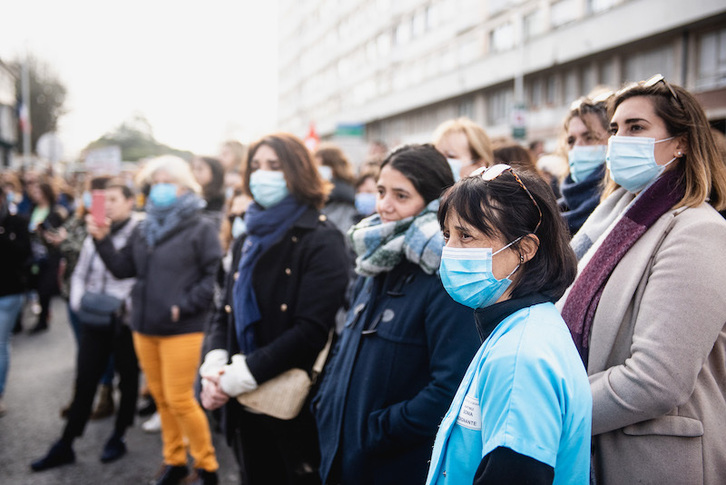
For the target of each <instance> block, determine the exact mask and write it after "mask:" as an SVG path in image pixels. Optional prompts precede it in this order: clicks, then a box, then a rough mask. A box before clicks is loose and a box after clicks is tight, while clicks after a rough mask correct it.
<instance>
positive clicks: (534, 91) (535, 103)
mask: <svg viewBox="0 0 726 485" xmlns="http://www.w3.org/2000/svg"><path fill="white" fill-rule="evenodd" d="M529 104H530V106H531V107H532V108H538V107H539V106H541V105H542V79H541V78H535V79H533V80H532V82H531V84H530V88H529Z"/></svg>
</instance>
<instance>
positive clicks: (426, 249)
mask: <svg viewBox="0 0 726 485" xmlns="http://www.w3.org/2000/svg"><path fill="white" fill-rule="evenodd" d="M453 183H454V179H453V176H452V173H451V169H450V167H449V165H448V164H447V163H446V158H445V157H444V156H443V155H442V154H441V153H439V152H438V151H437V150H436V149H435V148H434V147H433V146H431V145H409V146H404V147H401V148H398V149H397V150H395V151H393V152H392V153H390V154H389V155H388V157H387V158H386V159H385V160H384V162H383V164H382V166H381V172H380V175H379V177H378V180H377V188H378V198H377V201H376V211H377V214H374V215H372V216H371V217H368V218H366V219H364V220H363V221H361V222H360V223H359V224H357V225H356V226H353V228H352V229H351V230H350V231H349V233H348V236H349V237H350V240H351V242H352V244H353V248H354V250H355V251H356V253H357V255H358V258H357V260H356V272H357V273H358V274H359V275H360V278H359V279H358V281H357V283H356V285H355V288H354V296H353V300H352V301H353V304H352V305H351V310H350V312H349V314H348V319H347V322H346V325H345V327H344V329H343V331H342V334H341V337H340V341H339V345H338V347H337V349H336V352H335V355H334V357H333V358H332V361H331V363H330V364H329V366H328V368H327V369H326V376H325V378H324V380H323V382H322V384H321V387H320V391H319V393H318V395H317V396H316V398H315V399H314V400H313V407H314V413H315V418H316V421H317V425H318V432H319V435H320V446H321V452H322V453H321V454H322V460H321V467H320V474H321V478H322V480H323V483H326V484H338V483H342V484H346V485H350V484H371V483H376V484H388V483H390V484H400V483H406V484H423V482H424V479H425V477H426V467H427V461H428V459H429V456H430V454H431V446H432V445H433V442H434V436H435V434H436V427H437V425H438V424H439V422H440V421H441V418H442V417H443V415H444V412H445V411H446V408H447V407H448V405H449V403H450V402H451V398H452V397H453V395H454V391H455V390H456V386H457V384H458V383H459V381H460V380H461V376H462V375H463V374H464V370H465V369H466V366H467V364H468V363H469V361H470V360H471V357H472V356H473V355H474V352H475V351H476V348H477V345H478V337H477V336H476V331H475V330H474V325H473V319H472V316H471V312H469V311H468V309H467V308H466V307H464V306H463V305H460V304H458V303H455V302H454V301H452V300H451V299H450V298H449V297H448V295H447V294H446V292H445V291H444V288H443V287H442V286H441V280H440V279H439V277H438V275H437V270H438V268H439V261H440V257H441V249H442V247H443V245H444V241H443V238H442V236H441V232H440V231H439V225H438V223H437V221H436V210H437V209H438V207H439V200H438V199H439V195H440V194H441V192H442V191H443V190H444V189H446V188H447V187H449V186H450V185H452V184H453Z"/></svg>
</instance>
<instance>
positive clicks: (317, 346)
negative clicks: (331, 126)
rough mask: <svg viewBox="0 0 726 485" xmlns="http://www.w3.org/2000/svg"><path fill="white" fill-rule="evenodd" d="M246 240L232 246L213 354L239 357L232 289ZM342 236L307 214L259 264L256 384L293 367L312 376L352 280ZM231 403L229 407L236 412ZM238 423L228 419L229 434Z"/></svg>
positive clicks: (251, 361) (250, 360) (255, 278)
mask: <svg viewBox="0 0 726 485" xmlns="http://www.w3.org/2000/svg"><path fill="white" fill-rule="evenodd" d="M243 243H244V237H240V238H239V239H237V240H236V241H235V243H234V245H233V249H232V251H233V255H234V260H233V263H232V268H231V270H230V272H229V275H228V278H227V282H226V284H225V290H224V298H223V301H222V302H221V304H220V305H219V307H218V308H217V311H216V313H215V316H214V318H213V320H212V323H211V326H210V329H209V334H208V345H207V347H208V348H209V349H226V350H227V351H228V352H229V355H230V356H232V355H233V354H236V353H239V345H238V343H237V336H236V332H235V324H234V314H233V312H232V302H233V286H234V281H235V275H236V273H237V267H238V266H239V259H240V250H241V248H242V244H243ZM347 258H348V256H347V254H346V249H345V244H344V242H343V236H342V235H341V234H340V232H339V231H338V230H337V229H336V228H335V227H334V226H333V225H332V224H331V223H330V222H327V221H326V217H325V216H324V215H321V214H320V213H319V212H318V211H317V210H315V209H312V208H311V209H309V210H307V211H306V212H305V213H304V214H303V215H302V216H301V217H300V218H299V219H298V220H297V221H296V222H295V223H294V224H293V225H292V227H291V228H290V229H289V230H288V231H287V233H286V234H285V235H284V236H283V237H282V239H281V240H280V241H279V242H277V243H275V244H273V245H272V246H271V247H270V249H268V250H267V251H266V252H264V253H263V254H262V255H261V256H260V259H259V260H258V262H257V264H256V266H255V268H254V270H253V274H252V286H253V288H254V291H255V296H256V298H257V303H258V306H259V309H260V314H261V315H262V320H261V321H260V322H257V323H255V324H254V325H255V337H256V344H257V350H255V351H253V352H251V353H249V354H248V355H247V366H248V367H249V369H250V372H251V373H252V375H253V376H254V378H255V380H256V381H257V383H258V384H259V383H262V382H265V381H267V380H269V379H271V378H273V377H275V376H277V375H278V374H280V373H282V372H284V371H286V370H288V369H292V368H295V367H298V368H302V369H307V370H310V369H311V368H312V365H313V362H314V361H315V358H316V357H317V355H318V354H319V353H320V351H321V350H322V348H323V347H324V346H325V342H326V340H327V338H328V333H329V331H330V329H331V328H332V326H333V323H334V319H335V313H336V311H337V310H338V308H340V307H341V305H342V304H343V298H344V292H345V287H346V284H347V279H348V273H347V272H348V264H349V262H348V259H347ZM236 404H237V402H236V400H234V399H232V400H230V404H229V405H228V411H229V406H233V407H234V406H235V405H236ZM234 426H235V425H234V420H233V419H230V416H227V427H228V430H227V431H228V432H229V431H231V428H234Z"/></svg>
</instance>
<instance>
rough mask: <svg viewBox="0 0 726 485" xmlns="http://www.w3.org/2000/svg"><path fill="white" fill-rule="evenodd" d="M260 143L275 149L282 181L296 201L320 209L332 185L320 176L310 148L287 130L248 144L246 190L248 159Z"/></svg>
mask: <svg viewBox="0 0 726 485" xmlns="http://www.w3.org/2000/svg"><path fill="white" fill-rule="evenodd" d="M262 145H266V146H268V147H270V148H272V150H273V151H274V152H275V154H276V155H277V158H278V159H279V160H280V165H281V166H282V173H284V174H285V181H286V182H287V188H288V190H289V191H290V193H291V194H292V195H293V196H294V197H295V198H296V199H297V200H298V201H300V202H302V203H305V204H308V205H311V206H313V207H315V208H317V209H320V208H322V207H323V205H325V200H326V199H327V197H328V194H329V193H330V190H331V189H332V184H331V183H330V182H327V181H325V180H323V178H322V177H321V176H320V174H319V173H318V170H317V168H316V167H315V164H314V163H313V160H312V157H311V156H310V152H309V151H308V149H307V148H306V147H305V145H304V144H303V142H302V140H300V139H299V138H298V137H296V136H295V135H291V134H289V133H273V134H270V135H266V136H264V137H262V138H261V139H259V140H257V141H256V142H254V143H253V144H252V145H250V149H249V151H248V152H247V160H246V162H245V177H244V186H245V190H246V191H247V193H251V192H250V175H251V173H252V172H251V170H250V169H249V166H250V162H251V161H252V159H253V158H254V157H255V153H257V150H259V148H260V147H261V146H262Z"/></svg>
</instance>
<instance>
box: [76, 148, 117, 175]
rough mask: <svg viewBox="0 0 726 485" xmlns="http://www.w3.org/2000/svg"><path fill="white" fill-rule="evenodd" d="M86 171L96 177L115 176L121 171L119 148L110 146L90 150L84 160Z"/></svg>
mask: <svg viewBox="0 0 726 485" xmlns="http://www.w3.org/2000/svg"><path fill="white" fill-rule="evenodd" d="M85 165H86V171H87V172H91V173H93V174H97V175H117V174H118V173H119V172H120V171H121V147H119V146H116V145H112V146H107V147H103V148H95V149H93V150H90V151H89V152H88V154H87V155H86V160H85Z"/></svg>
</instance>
